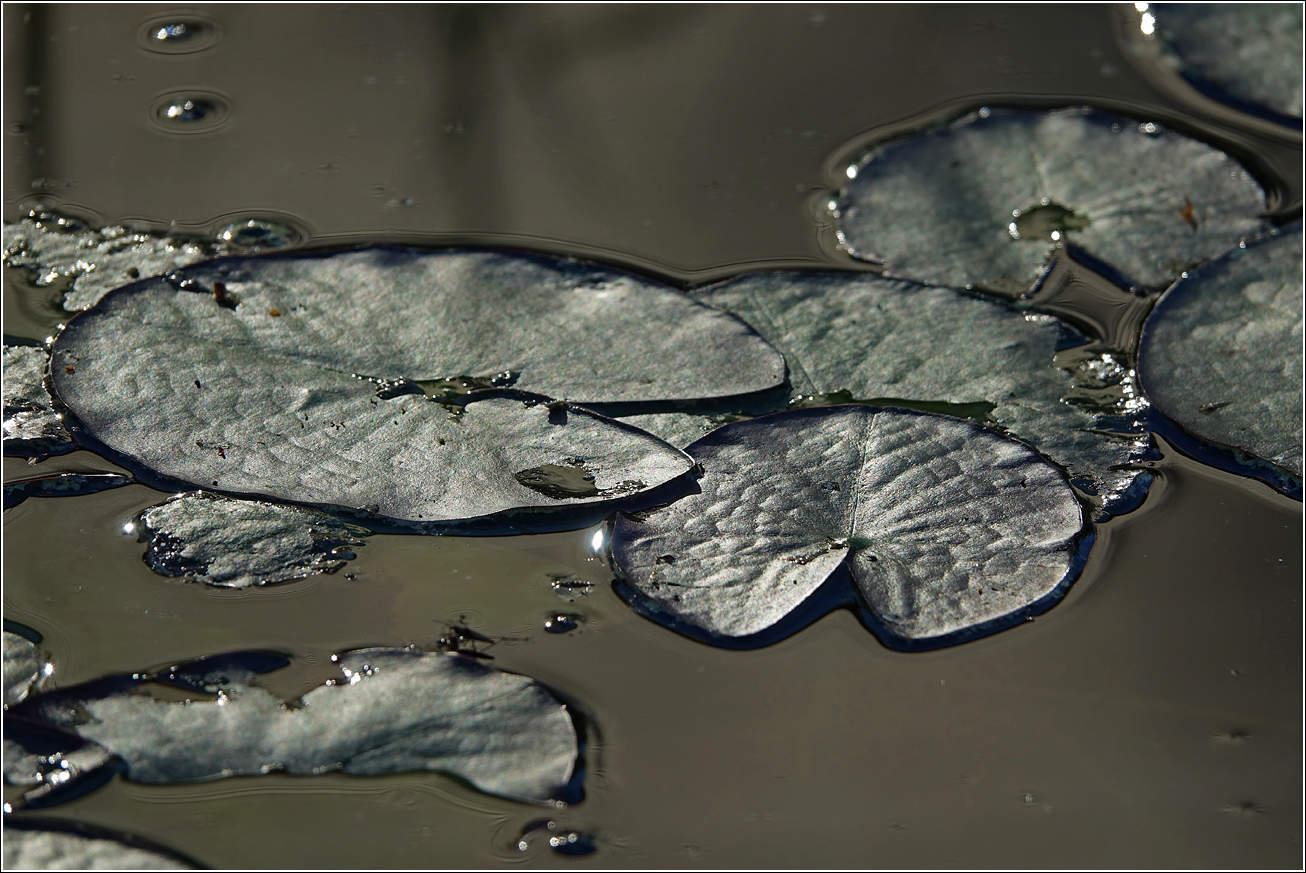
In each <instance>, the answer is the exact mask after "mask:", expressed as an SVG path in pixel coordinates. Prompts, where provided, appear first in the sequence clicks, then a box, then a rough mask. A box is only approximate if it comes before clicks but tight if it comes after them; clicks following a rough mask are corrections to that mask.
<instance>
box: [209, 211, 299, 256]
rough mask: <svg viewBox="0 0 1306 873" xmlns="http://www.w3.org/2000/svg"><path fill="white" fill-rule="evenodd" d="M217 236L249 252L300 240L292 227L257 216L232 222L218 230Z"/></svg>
mask: <svg viewBox="0 0 1306 873" xmlns="http://www.w3.org/2000/svg"><path fill="white" fill-rule="evenodd" d="M217 238H218V240H219V241H221V242H224V243H228V244H230V245H232V246H235V247H236V248H239V249H241V250H243V251H247V252H259V251H262V250H264V249H280V248H285V247H286V246H290V245H294V244H295V243H297V242H299V241H300V237H299V234H298V233H296V232H295V231H294V230H293V229H292V228H289V227H287V226H285V225H284V224H276V223H274V222H271V221H262V220H260V219H257V218H248V219H245V220H244V221H236V222H232V223H231V224H228V225H226V226H225V227H223V228H221V229H220V230H219V231H218V233H217Z"/></svg>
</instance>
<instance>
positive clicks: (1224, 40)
mask: <svg viewBox="0 0 1306 873" xmlns="http://www.w3.org/2000/svg"><path fill="white" fill-rule="evenodd" d="M1140 14H1141V15H1143V16H1147V17H1148V18H1150V19H1151V21H1147V19H1146V18H1145V19H1144V21H1146V22H1147V24H1148V26H1149V27H1150V29H1151V32H1152V33H1153V34H1154V36H1155V37H1159V38H1160V42H1161V44H1162V45H1163V46H1164V47H1165V48H1166V50H1168V51H1169V53H1170V54H1171V55H1172V56H1173V57H1174V58H1175V60H1176V61H1177V62H1178V65H1179V68H1180V70H1181V71H1182V72H1183V74H1184V75H1185V76H1186V78H1188V79H1189V80H1190V81H1191V82H1193V84H1194V85H1196V86H1197V87H1199V88H1200V89H1201V90H1204V91H1208V92H1210V93H1211V94H1212V96H1215V97H1217V98H1219V99H1222V100H1223V101H1224V102H1226V103H1232V104H1234V105H1235V106H1236V107H1237V108H1244V104H1251V106H1252V107H1260V108H1262V109H1268V110H1270V111H1271V112H1273V113H1275V114H1278V115H1282V116H1287V117H1288V118H1291V119H1295V120H1296V123H1297V125H1298V126H1300V124H1301V119H1302V96H1303V95H1302V7H1301V4H1300V3H1150V4H1148V5H1147V6H1146V7H1145V9H1144V10H1143V11H1141V12H1140Z"/></svg>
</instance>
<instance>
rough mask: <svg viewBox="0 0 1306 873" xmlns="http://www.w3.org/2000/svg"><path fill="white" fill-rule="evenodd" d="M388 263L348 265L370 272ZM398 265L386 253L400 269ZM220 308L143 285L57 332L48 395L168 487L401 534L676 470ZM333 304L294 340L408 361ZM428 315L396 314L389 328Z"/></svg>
mask: <svg viewBox="0 0 1306 873" xmlns="http://www.w3.org/2000/svg"><path fill="white" fill-rule="evenodd" d="M388 251H389V250H378V251H373V250H369V251H366V252H363V253H358V254H361V255H362V256H364V257H365V259H366V260H367V261H368V263H372V264H373V266H376V264H375V259H377V258H379V259H380V260H381V261H382V262H384V260H385V257H386V256H387V255H386V252H388ZM411 256H413V255H412V253H410V252H406V251H404V252H400V253H399V254H398V255H396V257H398V258H399V261H400V266H402V264H403V263H405V262H406V259H407V258H409V257H411ZM328 260H329V259H328ZM348 263H351V264H352V263H355V262H354V261H348ZM373 279H374V280H375V279H376V277H375V276H373ZM377 281H379V280H377ZM344 287H345V286H338V288H337V290H339V291H340V293H341V294H342V295H344V294H345V291H344ZM373 287H375V285H374V286H373ZM237 289H239V290H237ZM229 293H231V294H232V295H233V297H234V296H236V295H238V294H239V295H244V296H243V297H242V298H241V299H242V300H243V302H242V303H240V304H239V305H238V306H237V309H234V310H233V309H230V308H227V307H225V306H223V305H221V301H220V300H218V299H216V298H215V295H214V291H213V289H212V288H211V287H208V288H197V287H196V286H194V285H192V284H185V286H184V287H183V288H181V289H179V288H177V287H174V286H173V285H172V284H170V283H169V282H167V281H164V280H161V279H160V280H153V281H151V282H142V283H137V284H136V285H133V286H130V287H128V288H124V289H121V290H120V291H118V292H115V293H113V294H111V295H109V296H107V297H106V298H105V299H104V300H102V301H101V302H100V303H99V304H97V306H96V307H95V308H94V309H92V310H90V311H88V312H86V313H83V314H81V315H79V316H77V317H76V318H74V319H73V320H72V321H71V322H70V323H69V325H68V327H67V328H66V329H65V330H64V331H63V332H62V333H61V334H60V336H59V338H58V339H57V340H56V342H55V345H54V351H53V355H54V359H55V361H56V364H55V365H54V369H55V370H57V373H56V374H55V376H54V387H55V390H56V391H57V393H58V394H59V397H60V400H61V401H62V402H63V403H64V404H66V405H67V406H68V407H69V408H70V409H71V410H72V411H73V412H74V413H75V414H76V416H77V418H78V420H79V423H80V425H81V426H82V427H83V428H84V429H85V431H86V434H87V438H88V439H92V440H94V441H98V443H99V444H101V445H102V446H104V447H106V448H107V449H109V450H111V451H112V452H114V453H117V454H118V455H120V456H121V457H122V461H123V463H124V464H125V465H128V466H130V467H133V468H135V469H141V470H143V471H144V472H142V475H143V476H145V475H147V474H148V473H149V472H150V471H152V473H153V474H155V475H157V476H160V477H163V479H164V480H165V482H181V483H190V484H192V485H197V486H199V487H201V488H205V489H208V490H214V491H221V492H225V493H228V494H234V495H238V496H256V497H270V498H273V499H275V500H282V501H293V502H298V503H314V504H324V505H331V506H342V507H347V508H351V509H356V510H364V511H366V512H369V513H371V514H374V515H378V516H383V517H386V518H390V519H398V520H403V521H415V522H435V521H456V520H465V519H472V518H481V517H485V516H489V515H493V514H496V513H506V512H511V511H514V510H520V509H529V508H539V507H550V508H552V507H568V506H579V505H586V504H593V503H601V502H606V501H612V500H616V499H619V498H622V497H625V496H628V495H631V494H635V493H639V492H644V491H647V490H651V489H653V488H657V487H658V486H661V485H664V484H666V483H668V482H670V481H672V480H674V479H677V478H678V477H680V476H682V475H684V474H686V473H687V472H688V471H689V470H690V468H691V462H690V461H689V459H688V458H687V457H685V456H684V454H683V453H681V452H679V451H677V450H675V449H673V448H671V447H670V446H668V445H666V444H665V443H663V442H661V441H660V440H657V439H656V438H654V437H652V436H650V435H648V434H646V433H644V432H643V431H639V430H637V429H635V428H632V427H629V426H627V425H622V424H619V423H617V422H613V421H611V420H609V419H606V418H603V417H601V416H598V415H596V414H594V413H592V412H589V411H588V410H585V409H581V408H578V407H574V406H570V405H568V404H566V403H562V402H556V403H555V402H545V401H547V398H541V397H538V396H528V395H512V396H503V395H501V394H494V393H492V392H491V393H488V394H483V395H482V394H477V395H469V396H468V397H465V398H463V399H462V401H461V402H462V405H456V404H453V403H450V402H447V401H446V398H444V397H443V396H442V395H441V396H436V397H434V398H428V397H427V396H426V395H425V393H424V392H423V391H422V390H421V389H420V388H416V387H414V386H413V383H412V382H406V381H404V380H406V379H408V378H409V377H410V376H413V375H417V376H420V375H423V374H422V373H420V372H417V371H412V370H405V369H403V367H404V363H403V361H402V360H400V359H396V360H394V361H391V362H390V364H389V366H390V367H391V369H387V370H383V371H380V372H377V371H373V372H371V373H367V374H366V376H367V377H369V378H364V377H363V376H360V375H356V374H357V373H358V372H359V371H358V370H356V369H354V366H355V364H356V363H357V361H354V360H352V359H351V356H350V353H349V352H348V351H347V349H346V348H345V347H343V346H340V345H338V344H335V345H333V344H331V343H325V344H324V346H323V347H317V348H315V347H314V346H313V345H312V341H311V339H310V338H309V337H307V336H306V335H302V334H299V333H294V332H292V333H294V338H295V343H302V345H295V344H294V343H292V344H286V343H287V342H288V340H287V338H286V337H285V336H281V335H280V334H275V331H274V335H273V336H272V337H271V338H268V337H265V336H263V335H262V334H261V333H260V331H259V330H252V329H250V328H249V326H248V324H246V318H254V319H259V318H261V319H262V320H264V321H279V320H280V319H279V318H272V317H269V316H268V315H266V314H262V315H260V314H259V313H260V312H265V310H262V309H249V310H245V316H244V317H242V314H241V310H242V309H244V308H245V307H246V306H250V305H251V299H252V298H251V295H252V294H253V293H254V292H253V290H252V289H251V287H250V286H244V285H239V284H238V283H236V282H235V281H233V282H232V286H231V290H230V292H229ZM414 293H416V291H415V290H414ZM410 302H412V301H410ZM354 303H355V304H356V305H358V306H359V307H361V309H364V310H365V309H366V306H363V305H362V304H360V303H358V301H354ZM319 304H320V307H325V303H324V302H323V301H320V300H319ZM348 304H349V301H348V300H345V299H341V300H339V301H337V305H336V306H335V307H334V308H332V309H331V310H330V311H328V310H327V309H326V308H317V309H313V310H312V311H311V312H309V311H305V312H304V313H301V315H302V317H303V318H304V321H305V324H304V328H305V329H309V328H311V329H312V330H314V331H316V332H319V333H321V334H322V335H323V336H325V335H327V334H329V333H330V332H331V331H332V330H333V328H332V324H333V322H332V318H333V315H332V314H331V313H332V312H344V313H348V315H347V316H342V318H344V320H345V322H351V321H354V322H359V323H358V324H356V328H357V331H358V333H357V335H356V337H355V339H356V341H357V342H358V344H359V345H360V346H364V347H366V346H368V345H369V337H368V336H367V335H365V333H366V332H365V331H364V330H363V327H362V323H364V322H366V323H370V324H371V326H372V327H373V328H374V329H375V331H376V333H375V334H374V335H371V339H372V340H375V343H376V346H377V348H378V349H379V350H380V351H381V352H384V351H385V350H387V349H388V350H392V351H393V350H396V349H399V348H401V347H406V346H404V342H411V343H417V344H419V345H420V343H421V340H420V338H416V337H413V336H411V335H410V336H409V337H408V339H407V340H404V342H399V341H398V340H395V339H394V335H393V331H398V333H400V334H402V333H403V332H404V329H403V328H402V327H401V326H400V325H399V324H398V323H397V322H396V323H394V324H386V323H385V322H384V321H383V320H380V317H379V316H378V320H376V321H371V322H368V320H367V319H365V318H362V316H360V315H359V313H358V312H357V311H354V310H353V309H351V308H350V306H349V305H348ZM280 305H282V306H285V307H286V310H285V311H286V312H291V311H292V310H291V304H288V303H284V302H283V303H281V304H280ZM686 305H691V306H697V308H699V309H702V310H704V311H705V312H710V311H711V310H709V309H708V308H707V307H702V306H698V305H697V304H692V303H688V302H686ZM260 306H261V304H260ZM718 315H720V317H721V318H730V317H729V316H725V315H722V314H719V313H718ZM289 317H290V316H285V318H287V319H289ZM431 317H433V316H432V315H431V314H430V313H427V314H426V315H423V314H422V313H409V315H408V316H406V317H405V319H400V321H404V320H406V321H409V322H413V321H420V320H423V319H424V318H425V319H428V320H429V319H430V318H431ZM395 318H396V319H398V315H397V314H396V315H395ZM360 320H361V321H360ZM730 321H731V323H734V324H738V325H739V331H740V332H741V333H748V334H751V331H749V329H748V328H747V327H745V326H744V325H742V323H739V322H737V320H736V319H733V318H730ZM265 340H266V342H265ZM757 342H759V343H760V342H762V341H761V340H760V339H758V340H757ZM396 343H397V344H396ZM767 348H768V349H769V348H770V347H769V346H767ZM395 353H396V354H399V353H398V352H397V351H396V352H395ZM367 354H368V355H370V354H372V352H368V353H367ZM415 354H417V355H418V356H419V357H420V356H421V354H422V353H420V352H415ZM777 357H778V355H777ZM373 363H375V364H376V366H382V362H381V360H380V359H378V360H377V361H375V362H373ZM396 386H398V387H399V388H403V389H404V390H397V388H396ZM550 464H552V465H555V466H562V467H575V468H578V469H579V468H584V470H585V471H586V475H591V476H593V492H594V493H593V494H587V495H585V496H575V495H566V494H551V493H542V492H541V491H540V490H538V489H537V488H532V487H530V486H529V485H528V484H526V483H523V482H522V481H521V479H520V478H519V474H524V473H527V472H528V471H532V470H536V469H537V468H541V467H544V466H545V465H550Z"/></svg>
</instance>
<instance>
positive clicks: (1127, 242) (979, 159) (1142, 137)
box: [837, 108, 1268, 295]
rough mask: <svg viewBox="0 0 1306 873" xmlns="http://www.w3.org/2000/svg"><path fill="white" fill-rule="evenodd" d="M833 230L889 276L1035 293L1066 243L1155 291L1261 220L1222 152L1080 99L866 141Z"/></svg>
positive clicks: (1254, 192) (1244, 177) (1244, 182)
mask: <svg viewBox="0 0 1306 873" xmlns="http://www.w3.org/2000/svg"><path fill="white" fill-rule="evenodd" d="M848 175H849V176H850V178H851V179H852V181H850V182H849V183H848V186H847V188H846V189H845V191H844V193H843V197H842V202H841V203H839V205H838V210H837V211H838V219H839V228H840V237H841V239H842V241H843V243H844V244H845V245H846V246H847V247H848V248H849V250H850V251H851V252H852V253H853V254H854V255H856V256H858V257H863V258H867V259H870V260H874V261H878V262H880V263H882V264H883V265H884V269H885V273H886V274H887V275H891V276H896V277H900V278H904V279H915V280H916V281H920V282H927V283H930V284H935V285H947V286H951V287H954V288H961V287H975V288H981V289H988V290H992V291H996V292H999V293H1002V294H1006V295H1019V294H1023V293H1026V292H1029V291H1030V290H1032V289H1033V288H1034V286H1035V285H1036V284H1037V283H1038V281H1039V279H1040V277H1041V276H1042V275H1043V274H1044V271H1045V270H1046V268H1047V266H1048V264H1049V262H1050V261H1051V259H1052V258H1054V257H1055V256H1056V254H1057V252H1058V251H1059V250H1061V249H1062V248H1064V247H1065V246H1067V245H1069V246H1073V247H1075V248H1076V249H1078V250H1080V251H1081V252H1084V253H1087V255H1089V256H1090V258H1092V259H1095V260H1096V261H1098V262H1101V263H1104V264H1106V265H1107V267H1109V268H1110V271H1109V272H1114V273H1116V274H1118V275H1119V276H1120V277H1123V278H1122V282H1123V284H1125V285H1127V286H1137V287H1140V288H1151V289H1160V288H1163V287H1165V286H1166V285H1168V284H1170V283H1171V282H1172V281H1174V280H1175V279H1177V278H1178V277H1179V275H1180V274H1181V273H1183V272H1184V271H1185V270H1189V269H1192V268H1193V267H1196V266H1198V265H1200V264H1202V263H1205V262H1206V261H1209V260H1211V259H1212V258H1215V257H1218V256H1220V255H1222V254H1224V253H1225V252H1227V251H1229V250H1230V249H1231V248H1233V247H1235V246H1237V245H1238V243H1239V241H1240V240H1242V239H1245V238H1250V237H1252V236H1255V235H1256V234H1257V233H1259V232H1261V231H1263V230H1265V229H1266V228H1267V227H1268V225H1267V224H1266V222H1265V220H1264V219H1263V218H1262V217H1261V214H1262V213H1263V212H1265V210H1266V199H1265V193H1264V191H1262V189H1261V187H1260V185H1259V184H1258V183H1257V182H1256V180H1255V179H1253V178H1252V177H1251V175H1250V174H1249V173H1248V172H1247V170H1245V169H1244V168H1243V167H1242V166H1240V165H1239V164H1238V162H1237V161H1235V160H1233V159H1232V158H1230V157H1229V156H1228V155H1226V154H1225V153H1224V152H1222V151H1220V150H1218V149H1215V148H1212V147H1211V146H1209V145H1206V144H1205V143H1202V142H1198V141H1197V140H1194V139H1190V138H1188V137H1186V136H1183V135H1181V134H1178V133H1176V132H1174V131H1170V130H1166V129H1164V128H1162V127H1161V126H1160V125H1158V124H1156V123H1154V122H1150V121H1142V122H1140V121H1135V120H1130V119H1127V118H1120V117H1115V116H1112V115H1108V114H1105V113H1102V112H1096V111H1092V110H1088V109H1078V108H1076V109H1063V110H1058V111H1055V112H1033V111H1022V110H1002V109H992V110H990V109H981V110H980V111H979V112H976V113H972V114H971V115H968V116H966V117H965V118H962V119H961V120H959V121H956V122H954V123H952V124H948V125H944V126H941V127H936V128H933V129H929V130H926V131H924V132H922V133H919V134H917V135H915V136H911V137H907V138H905V139H900V140H895V141H892V142H888V143H885V144H883V145H880V146H877V147H875V148H873V149H872V150H871V151H870V152H869V153H867V154H866V155H865V156H864V157H863V158H862V159H861V160H860V161H858V162H857V163H856V164H855V165H853V166H852V167H850V168H849V169H848Z"/></svg>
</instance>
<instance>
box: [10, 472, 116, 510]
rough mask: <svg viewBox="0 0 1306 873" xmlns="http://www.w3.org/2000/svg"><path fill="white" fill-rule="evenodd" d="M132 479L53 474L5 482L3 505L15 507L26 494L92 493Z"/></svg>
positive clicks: (110, 474)
mask: <svg viewBox="0 0 1306 873" xmlns="http://www.w3.org/2000/svg"><path fill="white" fill-rule="evenodd" d="M134 481H136V480H134V479H132V478H131V477H130V476H123V475H121V474H118V473H73V472H64V473H55V474H54V475H52V476H38V477H35V478H32V479H19V480H18V481H15V482H6V483H5V496H4V508H5V509H9V508H10V507H13V506H17V505H18V504H20V503H22V502H23V501H24V500H26V499H27V498H29V497H76V496H79V495H82V494H96V493H98V492H100V491H108V490H109V489H110V488H121V487H122V486H123V485H130V484H132V483H133V482H134Z"/></svg>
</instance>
